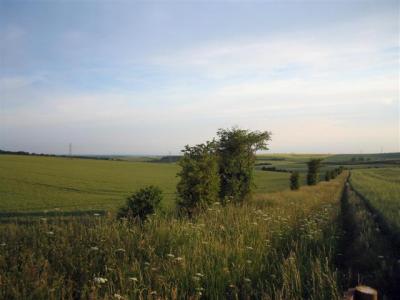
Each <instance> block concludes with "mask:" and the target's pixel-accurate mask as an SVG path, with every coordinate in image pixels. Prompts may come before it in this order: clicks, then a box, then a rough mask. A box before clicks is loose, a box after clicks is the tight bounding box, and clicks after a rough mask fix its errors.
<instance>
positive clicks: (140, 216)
mask: <svg viewBox="0 0 400 300" xmlns="http://www.w3.org/2000/svg"><path fill="white" fill-rule="evenodd" d="M161 200H162V191H161V190H160V189H159V188H158V187H155V186H153V185H150V186H148V187H145V188H141V189H139V190H138V191H137V192H135V193H133V194H132V195H131V196H130V197H128V199H127V200H126V206H124V207H122V208H120V210H119V211H118V214H117V217H118V219H121V218H127V219H129V220H131V221H140V222H143V221H145V220H146V218H147V216H148V215H149V214H153V213H154V211H155V209H156V208H157V207H158V206H159V204H160V202H161Z"/></svg>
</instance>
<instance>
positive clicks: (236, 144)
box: [217, 127, 271, 203]
mask: <svg viewBox="0 0 400 300" xmlns="http://www.w3.org/2000/svg"><path fill="white" fill-rule="evenodd" d="M217 135H218V137H219V141H218V149H217V151H218V152H217V153H218V156H219V175H220V183H221V188H220V199H221V202H222V203H225V202H226V201H227V200H228V199H232V200H233V201H235V202H242V201H243V200H244V199H246V198H247V197H248V196H249V195H250V193H251V189H252V186H253V168H254V164H255V159H256V158H255V153H256V151H257V150H267V149H268V148H267V142H268V141H269V140H270V139H271V135H270V133H269V132H267V131H265V132H259V131H248V130H243V129H239V128H235V127H234V128H232V129H220V130H218V132H217Z"/></svg>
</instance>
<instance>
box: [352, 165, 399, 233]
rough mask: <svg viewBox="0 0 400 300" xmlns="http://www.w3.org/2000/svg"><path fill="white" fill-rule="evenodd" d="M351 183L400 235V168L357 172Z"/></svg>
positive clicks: (354, 173)
mask: <svg viewBox="0 0 400 300" xmlns="http://www.w3.org/2000/svg"><path fill="white" fill-rule="evenodd" d="M351 183H352V185H353V186H354V188H355V189H356V190H357V191H358V192H360V193H361V194H362V195H363V196H364V197H365V198H366V199H368V201H369V202H370V204H371V205H372V206H373V207H375V208H376V209H377V210H378V211H379V212H380V213H381V214H382V216H383V217H384V218H385V219H386V221H387V222H388V223H389V225H390V226H391V227H392V228H393V230H394V231H397V232H399V233H400V168H382V169H368V170H355V171H353V172H352V176H351Z"/></svg>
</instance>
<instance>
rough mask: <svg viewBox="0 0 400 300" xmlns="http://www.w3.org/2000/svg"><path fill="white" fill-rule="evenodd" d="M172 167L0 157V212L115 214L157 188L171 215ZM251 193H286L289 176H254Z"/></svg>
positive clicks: (261, 173)
mask: <svg viewBox="0 0 400 300" xmlns="http://www.w3.org/2000/svg"><path fill="white" fill-rule="evenodd" d="M178 170H179V166H178V165H177V164H174V163H171V164H167V163H148V162H140V161H135V162H134V161H106V160H91V159H69V158H56V157H35V156H13V155H0V199H1V201H0V211H1V212H16V211H43V210H63V211H74V210H77V211H80V210H99V209H100V210H115V209H117V208H118V207H119V206H121V205H122V204H123V203H124V201H125V198H126V197H127V196H128V195H129V194H130V193H132V192H134V191H135V190H136V189H138V188H140V187H143V186H145V185H150V184H152V185H156V186H159V187H160V188H161V189H162V191H163V193H164V202H163V203H162V206H163V208H164V209H167V210H169V209H172V207H173V203H174V199H175V187H176V183H177V181H178V178H177V177H176V174H177V172H178ZM255 184H256V186H257V189H256V192H258V193H267V192H275V191H280V190H285V189H287V188H288V187H289V174H287V173H276V172H265V171H255Z"/></svg>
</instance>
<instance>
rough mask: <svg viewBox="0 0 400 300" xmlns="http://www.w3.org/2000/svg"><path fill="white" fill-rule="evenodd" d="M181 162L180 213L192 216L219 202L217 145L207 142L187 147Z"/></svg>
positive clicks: (178, 201) (178, 190)
mask: <svg viewBox="0 0 400 300" xmlns="http://www.w3.org/2000/svg"><path fill="white" fill-rule="evenodd" d="M182 152H183V153H184V155H183V158H182V159H181V160H180V161H179V165H180V166H181V168H182V170H181V171H180V172H179V173H178V176H179V177H180V181H179V183H178V185H177V192H178V200H177V205H178V209H179V210H180V211H185V212H186V213H187V214H188V215H189V216H191V215H192V214H193V213H194V212H195V211H196V210H200V209H204V208H205V207H207V206H208V205H209V204H211V203H213V202H216V201H218V200H219V199H218V194H219V186H220V180H219V174H218V170H219V168H218V159H217V154H216V143H215V142H214V141H213V142H207V143H206V144H200V145H196V146H193V147H189V146H186V147H185V149H184V150H182Z"/></svg>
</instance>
